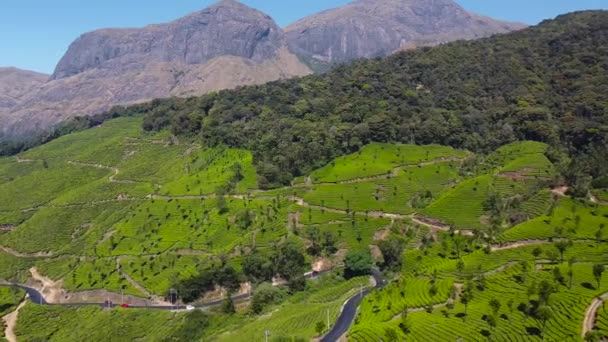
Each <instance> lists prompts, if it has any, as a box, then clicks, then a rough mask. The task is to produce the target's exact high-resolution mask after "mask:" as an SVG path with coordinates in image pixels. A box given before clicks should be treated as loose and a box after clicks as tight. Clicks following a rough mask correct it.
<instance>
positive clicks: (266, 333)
mask: <svg viewBox="0 0 608 342" xmlns="http://www.w3.org/2000/svg"><path fill="white" fill-rule="evenodd" d="M269 336H270V330H266V331H264V337H266V342H268V337H269Z"/></svg>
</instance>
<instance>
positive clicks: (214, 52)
mask: <svg viewBox="0 0 608 342" xmlns="http://www.w3.org/2000/svg"><path fill="white" fill-rule="evenodd" d="M309 73H311V71H310V69H309V68H308V67H307V66H305V65H304V64H302V63H301V62H300V61H299V60H298V58H297V57H296V56H295V55H293V54H292V53H291V52H289V51H288V48H287V42H286V39H285V37H284V33H283V31H282V29H281V28H280V27H279V26H278V25H277V24H276V23H275V22H274V20H272V18H270V17H269V16H268V15H266V14H264V13H262V12H260V11H258V10H256V9H253V8H251V7H248V6H246V5H244V4H241V3H239V2H236V1H232V0H224V1H220V2H218V3H216V4H213V5H212V6H209V7H207V8H205V9H203V10H201V11H198V12H195V13H192V14H190V15H187V16H185V17H182V18H178V19H176V20H173V21H171V22H169V23H164V24H156V25H148V26H146V27H144V28H126V29H101V30H96V31H91V32H88V33H85V34H83V35H81V36H80V37H79V38H78V39H76V40H75V41H74V42H73V43H72V44H71V45H70V47H69V48H68V51H67V52H66V54H65V55H64V56H63V57H62V59H61V60H60V62H59V63H58V65H57V67H56V69H55V71H54V73H53V75H52V77H51V79H50V81H49V82H48V83H45V84H43V85H42V86H40V87H39V88H38V89H36V91H33V92H30V93H29V94H28V95H27V96H25V97H24V98H23V99H22V100H21V101H19V102H18V103H16V104H14V106H13V107H12V108H11V109H10V111H9V112H8V113H5V114H4V115H3V116H2V118H1V119H2V121H1V122H0V129H1V131H2V132H0V136H2V135H3V136H5V137H8V138H11V137H15V136H19V135H23V134H24V133H26V134H27V133H30V134H31V133H34V132H38V131H44V130H46V129H48V128H49V127H52V126H53V125H56V124H58V123H60V122H62V121H64V120H67V119H70V118H72V117H75V116H83V115H93V114H98V113H103V112H104V111H107V110H109V109H110V108H111V107H112V106H114V105H124V104H133V103H139V102H145V101H149V100H152V99H155V98H166V97H171V96H194V95H202V94H204V93H207V92H210V91H218V90H222V89H226V88H234V87H237V86H241V85H249V84H261V83H265V82H268V81H274V80H276V79H281V78H290V77H294V76H302V75H307V74H309Z"/></svg>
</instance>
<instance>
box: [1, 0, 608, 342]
mask: <svg viewBox="0 0 608 342" xmlns="http://www.w3.org/2000/svg"><path fill="white" fill-rule="evenodd" d="M605 22H606V13H604V12H582V13H578V14H573V15H569V16H563V17H560V18H558V19H557V20H555V21H548V22H545V23H544V24H543V25H542V27H540V28H531V29H528V30H523V31H520V32H516V33H514V34H511V35H503V36H498V37H495V38H491V39H485V40H481V41H474V42H457V43H454V44H448V45H445V46H440V47H437V48H433V49H419V50H416V51H410V52H405V53H402V54H398V55H396V56H393V57H390V58H388V59H385V60H371V61H359V62H356V63H354V64H353V65H351V66H340V67H337V68H335V69H334V70H332V71H330V72H328V73H326V74H323V75H318V76H311V77H304V78H300V79H294V80H285V81H279V82H273V83H270V84H267V85H261V86H254V87H244V88H241V89H238V90H230V91H222V92H218V93H214V94H209V95H206V96H203V97H199V98H189V99H167V100H156V101H154V102H152V103H150V104H140V105H136V106H131V107H128V108H117V109H115V110H113V112H112V113H113V114H112V115H111V116H127V117H121V118H117V119H115V120H107V121H106V120H105V119H107V117H101V118H100V121H105V122H103V124H101V125H98V124H99V123H101V122H96V123H97V124H95V125H92V124H91V123H92V122H93V121H89V120H93V119H82V120H84V121H83V122H81V123H80V125H78V124H77V122H75V123H73V125H74V126H72V127H69V128H65V129H66V131H72V130H74V131H78V132H76V133H72V134H66V135H62V134H57V136H59V135H62V136H61V137H56V136H53V138H56V139H54V140H53V141H51V142H49V143H46V144H44V145H41V146H39V147H36V148H32V149H30V150H28V151H26V152H23V153H21V154H19V155H17V156H14V157H2V158H0V247H1V249H0V279H2V280H7V281H14V282H18V283H25V282H26V281H27V280H28V278H31V276H33V275H34V274H35V270H34V269H32V268H33V267H35V268H36V270H37V271H38V272H39V273H40V274H41V275H43V276H46V277H48V278H50V279H52V280H54V281H57V283H58V284H59V285H58V286H62V287H63V289H64V290H67V291H69V292H83V291H89V290H99V291H96V292H102V293H103V291H107V292H112V293H122V292H124V293H125V294H128V295H133V296H137V297H142V298H144V297H149V298H148V299H150V300H157V299H163V298H165V299H170V298H169V297H168V295H169V290H170V289H175V290H177V293H178V294H179V300H180V301H182V302H183V303H204V302H208V301H212V300H217V299H218V298H220V296H223V298H226V296H228V297H227V298H228V299H225V300H224V303H223V304H222V305H221V306H218V307H217V308H213V309H210V310H209V311H210V312H206V313H203V312H201V311H193V312H190V313H186V314H182V313H172V312H164V311H148V310H121V309H118V310H106V311H104V310H101V309H99V308H95V307H82V308H80V307H59V306H49V307H43V306H36V305H31V304H28V305H26V306H25V307H24V308H23V312H22V313H21V314H20V315H19V321H18V325H17V334H18V336H19V338H20V340H24V341H34V340H36V341H37V340H57V341H72V340H74V341H80V340H83V339H87V340H91V341H95V340H107V339H111V340H118V341H121V340H125V341H127V340H128V341H131V340H141V339H148V340H155V341H156V340H159V341H165V340H166V341H172V340H187V341H195V340H203V339H204V340H217V341H252V340H253V341H256V340H263V338H264V332H265V331H266V330H269V331H271V338H272V339H274V340H277V341H284V340H302V339H303V340H310V339H311V338H315V337H318V336H320V335H322V334H323V333H325V332H326V330H327V329H328V328H329V326H331V325H332V324H334V323H335V321H336V319H337V317H338V315H339V312H340V308H341V306H342V304H343V303H344V301H345V300H346V299H348V298H350V297H351V296H353V295H354V294H356V293H357V292H359V291H361V289H362V288H367V287H370V282H369V274H370V272H372V270H373V271H374V274H375V270H374V269H373V268H374V267H378V268H379V269H380V270H381V271H382V272H383V276H384V278H386V280H388V281H389V282H388V284H387V286H386V287H384V288H383V289H381V290H373V291H371V294H370V295H369V296H368V297H366V298H365V299H364V300H363V301H362V303H361V306H360V308H359V311H358V312H359V314H358V316H357V318H356V320H355V322H354V323H353V325H352V326H351V328H350V331H349V332H348V337H349V339H350V340H353V341H377V340H378V339H379V338H380V339H383V340H387V341H388V340H391V341H393V340H408V341H428V340H437V341H456V340H458V339H463V340H472V341H477V340H488V339H492V340H499V341H502V340H518V341H519V340H526V341H528V340H533V341H534V340H542V339H543V338H544V339H545V340H549V341H580V340H581V337H580V336H581V327H582V323H583V320H584V316H585V311H586V309H587V308H588V306H589V305H590V303H591V302H592V301H593V299H594V298H596V297H597V296H599V295H602V294H603V293H605V292H606V291H608V282H607V281H606V274H605V272H604V270H605V267H606V265H607V264H608V244H607V243H606V241H607V239H608V231H606V229H607V228H606V226H607V225H608V207H607V206H606V205H605V201H606V190H605V189H608V178H607V177H606V175H607V173H608V168H607V165H606V160H608V155H607V152H606V151H607V150H606V148H605V146H606V141H607V138H606V136H607V135H606V129H605V127H606V124H607V123H608V122H607V121H606V116H605V111H606V110H605V109H606V106H605V91H604V87H602V86H603V85H604V84H606V83H607V82H606V81H607V80H606V76H605V75H606V73H605V72H602V71H603V69H602V66H603V65H606V63H607V62H608V60H606V58H607V57H606V56H608V54H601V53H598V51H597V46H603V45H606V44H605V43H606V37H608V35H606V34H605V29H604V28H603V27H604V26H602V25H603V23H605ZM530 56H533V58H530ZM431 69H432V70H433V72H432V73H429V72H428V70H431ZM294 94H296V95H295V96H294ZM133 114H143V115H144V117H143V118H142V117H130V115H133ZM89 126H96V127H94V128H91V129H88V130H80V128H84V127H89ZM142 127H143V130H142ZM165 128H168V129H165ZM437 144H441V145H437ZM19 148H20V147H19V146H3V147H0V149H2V150H3V151H7V149H8V150H9V152H11V153H12V152H15V151H17V150H19ZM268 189H270V190H268ZM590 195H594V196H590ZM313 265H314V266H315V268H322V269H324V270H326V269H330V271H329V272H328V273H327V274H323V275H322V276H321V277H319V278H316V279H306V278H305V276H304V273H305V272H309V271H310V270H311V268H312V267H313ZM273 283H274V286H273ZM249 288H251V289H252V290H253V296H252V297H253V298H251V300H234V301H233V300H232V299H230V298H231V297H230V295H231V294H243V293H246V292H248V289H249ZM81 294H82V293H81ZM82 295H84V294H82ZM3 296H4V295H2V293H0V300H3V299H2V298H3ZM171 299H172V298H171ZM11 303H12V304H10V303H9V304H10V305H11V306H10V308H12V307H13V306H14V302H11ZM328 316H329V321H330V322H329V324H328V323H327V319H328ZM606 321H607V318H606V317H605V313H602V312H600V314H599V318H598V321H597V322H596V326H597V332H596V334H598V335H601V337H608V332H607V330H608V328H606V324H608V323H606ZM84 332H86V334H87V335H86V336H85V335H83V334H84Z"/></svg>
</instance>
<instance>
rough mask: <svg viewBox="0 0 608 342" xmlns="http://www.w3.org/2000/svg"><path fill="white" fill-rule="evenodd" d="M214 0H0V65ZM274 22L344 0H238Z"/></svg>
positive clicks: (558, 1)
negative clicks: (100, 30)
mask: <svg viewBox="0 0 608 342" xmlns="http://www.w3.org/2000/svg"><path fill="white" fill-rule="evenodd" d="M214 2H215V1H214V0H173V1H169V0H102V1H83V0H53V1H48V0H3V1H2V4H1V5H0V6H1V7H0V8H1V10H0V66H16V67H19V68H23V69H29V70H36V71H41V72H46V73H51V72H52V71H53V69H54V68H55V65H56V64H57V62H58V61H59V59H60V58H61V56H62V55H63V53H64V52H65V51H66V49H67V47H68V46H69V44H70V43H71V42H72V41H73V40H74V39H75V38H77V37H78V36H79V35H80V34H82V33H84V32H87V31H91V30H94V29H98V28H104V27H140V26H144V25H147V24H152V23H161V22H166V21H170V20H173V19H176V18H179V17H181V16H183V15H185V14H188V13H190V12H194V11H196V10H200V9H202V8H204V7H206V6H208V5H210V4H212V3H214ZM242 2H243V3H245V4H247V5H249V6H251V7H254V8H257V9H259V10H261V11H263V12H266V13H268V14H269V15H270V16H272V17H273V18H274V19H275V20H276V21H277V22H278V23H279V25H280V26H285V25H287V24H289V23H291V22H293V21H295V20H297V19H299V18H302V17H304V16H307V15H309V14H313V13H316V12H318V11H321V10H324V9H328V8H333V7H337V6H340V5H343V4H346V3H348V2H350V1H349V0H242ZM456 2H458V3H459V4H460V5H462V6H463V7H464V8H465V9H467V10H469V11H473V12H476V13H479V14H484V15H488V16H491V17H494V18H497V19H503V20H511V21H520V22H525V23H528V24H536V23H538V22H540V21H541V20H543V19H546V18H552V17H555V16H556V15H558V14H561V13H566V12H571V11H575V10H581V9H600V8H603V9H608V0H456Z"/></svg>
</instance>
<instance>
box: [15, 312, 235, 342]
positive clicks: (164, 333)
mask: <svg viewBox="0 0 608 342" xmlns="http://www.w3.org/2000/svg"><path fill="white" fill-rule="evenodd" d="M226 323H227V322H226V319H225V318H220V317H215V316H212V315H207V314H204V313H202V312H200V311H195V312H192V313H188V314H183V313H173V312H168V311H162V310H152V311H151V310H133V309H130V310H121V309H116V310H109V311H107V310H103V309H101V308H99V307H81V308H75V307H73V308H70V307H56V306H55V307H53V306H51V307H42V306H37V305H32V304H29V305H26V306H25V307H24V308H23V310H22V311H21V312H20V313H19V321H18V323H17V330H16V334H17V336H18V337H19V340H20V341H21V340H22V341H38V340H45V341H62V342H64V341H83V340H89V341H107V340H112V341H133V340H137V339H139V338H142V336H143V337H145V338H146V339H150V340H155V341H160V340H178V341H186V340H188V341H192V340H197V339H200V338H202V337H203V336H205V335H207V334H211V333H212V332H213V331H216V330H217V329H218V328H219V327H221V326H222V325H224V324H226ZM33 326H36V327H37V328H36V329H30V328H28V327H33Z"/></svg>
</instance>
